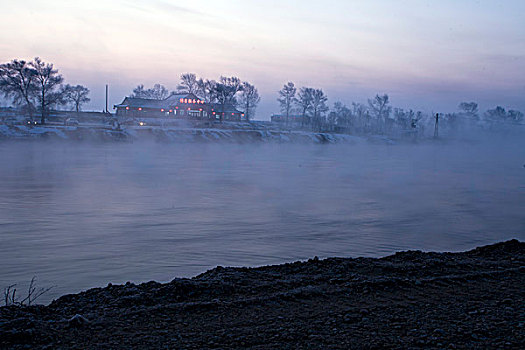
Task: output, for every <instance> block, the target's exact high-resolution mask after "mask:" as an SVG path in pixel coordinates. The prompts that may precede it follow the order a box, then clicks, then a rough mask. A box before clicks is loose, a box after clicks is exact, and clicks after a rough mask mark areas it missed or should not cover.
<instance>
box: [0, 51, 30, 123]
mask: <svg viewBox="0 0 525 350" xmlns="http://www.w3.org/2000/svg"><path fill="white" fill-rule="evenodd" d="M35 78H36V72H35V70H34V69H33V68H32V67H31V66H30V65H29V64H28V63H27V62H26V61H24V60H13V61H11V62H9V63H4V64H1V65H0V91H1V92H2V94H3V95H4V97H5V98H8V99H12V100H13V102H14V103H15V104H16V105H25V107H26V109H27V111H28V112H29V113H30V114H31V113H32V112H33V110H34V103H33V102H34V96H35V92H36V87H35Z"/></svg>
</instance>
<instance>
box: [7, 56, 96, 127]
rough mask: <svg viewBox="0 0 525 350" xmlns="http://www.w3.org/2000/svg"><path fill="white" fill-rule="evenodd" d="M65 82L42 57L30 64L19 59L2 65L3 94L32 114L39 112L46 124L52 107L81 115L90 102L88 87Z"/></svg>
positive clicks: (42, 121)
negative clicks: (69, 110) (67, 106)
mask: <svg viewBox="0 0 525 350" xmlns="http://www.w3.org/2000/svg"><path fill="white" fill-rule="evenodd" d="M63 82H64V78H63V77H62V75H61V74H59V73H58V70H57V69H55V68H54V66H53V64H52V63H46V62H44V61H42V60H41V59H40V58H39V57H36V58H35V59H34V60H33V61H30V62H27V61H24V60H17V59H15V60H12V61H11V62H8V63H3V64H0V92H1V93H2V94H3V96H4V97H5V98H7V99H10V100H12V101H13V103H14V104H15V105H16V106H19V107H21V108H23V109H24V110H25V112H26V113H27V114H28V115H30V116H32V115H33V114H34V113H35V112H39V113H40V118H41V123H42V124H44V123H45V120H46V117H47V116H48V114H49V110H50V109H51V108H52V107H56V106H57V105H70V106H73V108H74V109H75V110H76V111H77V112H78V111H80V109H81V107H82V105H83V104H84V103H87V102H89V101H90V99H89V97H88V96H89V89H88V88H86V87H84V86H82V85H75V86H73V85H69V84H66V85H63Z"/></svg>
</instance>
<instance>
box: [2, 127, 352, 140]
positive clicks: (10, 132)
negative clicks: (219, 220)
mask: <svg viewBox="0 0 525 350" xmlns="http://www.w3.org/2000/svg"><path fill="white" fill-rule="evenodd" d="M1 139H4V140H6V139H56V140H79V141H82V140H84V141H127V142H133V141H139V140H154V141H161V142H232V143H243V142H285V143H286V142H299V143H301V142H302V143H351V142H356V141H358V140H359V139H360V138H358V137H356V136H351V135H346V134H333V133H322V132H308V131H293V130H276V129H271V128H261V127H253V128H247V127H244V128H236V127H233V128H217V127H212V128H195V127H177V126H168V127H160V126H130V127H123V128H121V129H120V130H116V129H112V128H109V127H102V126H53V125H50V126H47V125H46V126H25V125H0V140H1Z"/></svg>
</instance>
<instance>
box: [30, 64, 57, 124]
mask: <svg viewBox="0 0 525 350" xmlns="http://www.w3.org/2000/svg"><path fill="white" fill-rule="evenodd" d="M29 65H30V66H31V67H32V68H33V69H34V70H35V86H36V91H37V99H38V102H39V106H40V111H41V120H40V122H41V123H42V124H45V122H46V116H47V112H48V110H49V107H50V106H52V105H54V104H56V103H57V102H59V101H60V99H61V97H62V96H61V94H60V92H59V91H57V89H58V87H59V86H60V84H61V83H62V82H63V81H64V78H62V75H60V74H58V70H56V69H54V68H53V64H52V63H45V62H44V61H42V60H41V59H40V58H39V57H35V60H34V61H32V62H29Z"/></svg>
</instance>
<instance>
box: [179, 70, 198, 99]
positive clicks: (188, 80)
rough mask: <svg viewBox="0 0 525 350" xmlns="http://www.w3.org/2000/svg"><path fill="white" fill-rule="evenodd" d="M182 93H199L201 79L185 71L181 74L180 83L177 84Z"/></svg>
mask: <svg viewBox="0 0 525 350" xmlns="http://www.w3.org/2000/svg"><path fill="white" fill-rule="evenodd" d="M177 90H178V91H179V92H180V93H186V94H197V93H198V91H199V81H198V80H197V76H196V75H195V74H193V73H185V74H182V75H181V76H180V84H179V86H177Z"/></svg>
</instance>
